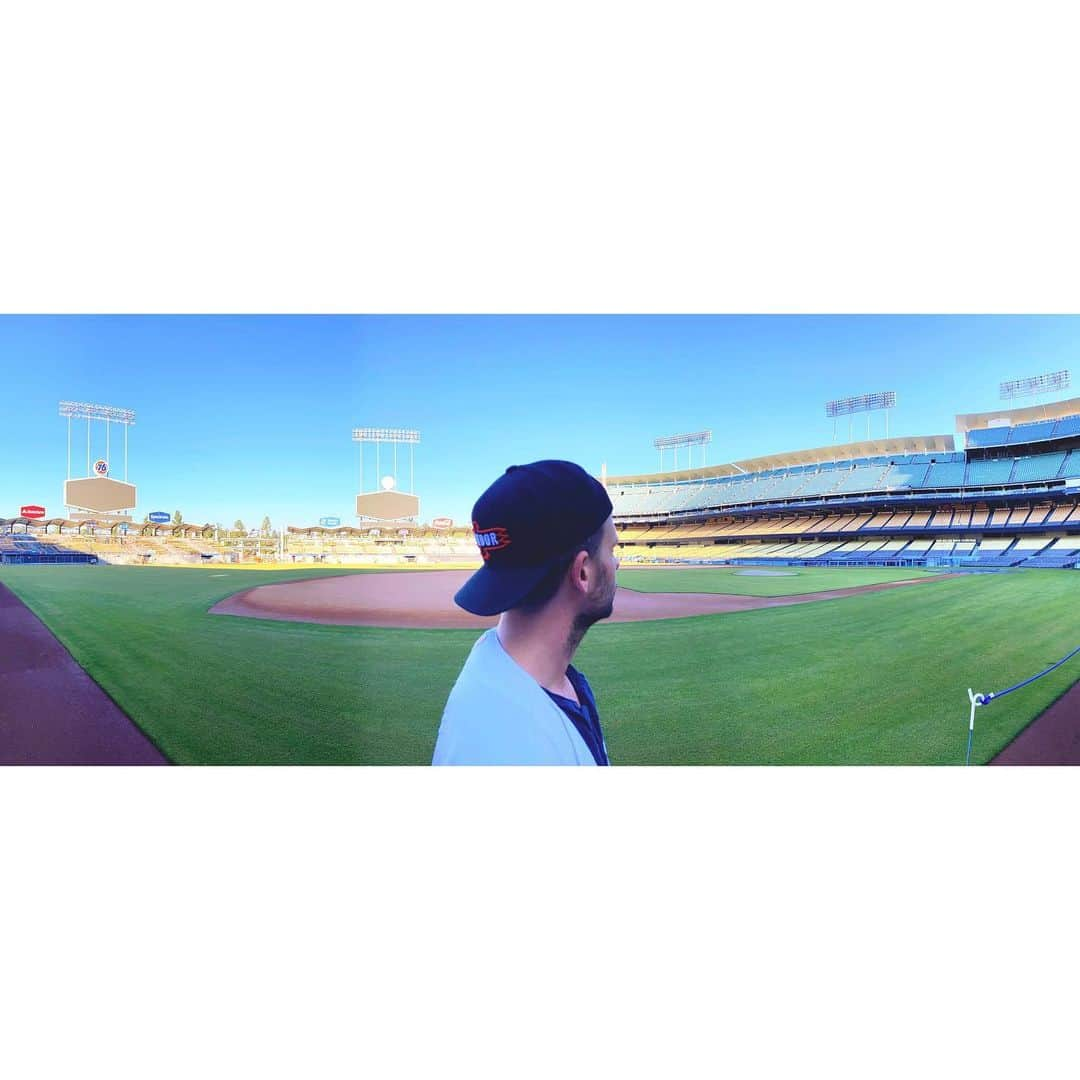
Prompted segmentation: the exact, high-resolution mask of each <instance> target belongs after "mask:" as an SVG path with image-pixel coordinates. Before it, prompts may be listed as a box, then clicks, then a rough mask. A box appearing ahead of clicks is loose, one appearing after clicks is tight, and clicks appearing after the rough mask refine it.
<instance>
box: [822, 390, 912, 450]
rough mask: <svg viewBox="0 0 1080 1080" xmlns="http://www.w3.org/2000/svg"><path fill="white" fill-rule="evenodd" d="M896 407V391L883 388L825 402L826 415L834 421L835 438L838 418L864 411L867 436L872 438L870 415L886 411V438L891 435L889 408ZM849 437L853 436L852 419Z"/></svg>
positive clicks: (849, 426) (849, 424)
mask: <svg viewBox="0 0 1080 1080" xmlns="http://www.w3.org/2000/svg"><path fill="white" fill-rule="evenodd" d="M895 407H896V391H895V390H882V391H880V392H879V393H876V394H856V395H855V396H854V397H846V398H836V399H835V400H834V401H826V402H825V415H826V416H827V417H829V418H830V419H831V420H832V422H833V440H834V441H835V439H836V418H837V417H838V416H854V414H855V413H860V412H864V413H866V414H867V417H866V437H867V438H868V439H869V438H870V416H869V414H870V413H872V412H879V411H881V410H884V411H885V438H886V439H887V438H888V437H889V409H894V408H895ZM848 438H849V439H850V438H851V421H849V422H848Z"/></svg>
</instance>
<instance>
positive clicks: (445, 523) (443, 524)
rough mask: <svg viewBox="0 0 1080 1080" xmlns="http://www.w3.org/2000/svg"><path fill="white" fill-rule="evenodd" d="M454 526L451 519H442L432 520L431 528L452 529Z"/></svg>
mask: <svg viewBox="0 0 1080 1080" xmlns="http://www.w3.org/2000/svg"><path fill="white" fill-rule="evenodd" d="M453 525H454V522H453V520H452V519H451V518H447V517H441V518H432V519H431V527H432V528H433V529H450V528H453Z"/></svg>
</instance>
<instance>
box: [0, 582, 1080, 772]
mask: <svg viewBox="0 0 1080 1080" xmlns="http://www.w3.org/2000/svg"><path fill="white" fill-rule="evenodd" d="M340 572H341V571H340V570H335V571H331V573H340ZM657 572H659V573H665V571H662V570H661V571H657ZM710 572H711V571H710ZM820 572H821V573H829V572H830V571H827V570H825V571H820ZM841 572H843V571H841ZM221 573H222V571H221V569H220V568H218V569H208V570H205V571H204V570H201V569H197V570H183V571H180V570H169V569H158V568H152V567H85V566H29V567H19V566H5V567H2V568H0V580H3V581H4V582H5V583H6V584H7V585H8V586H9V587H11V588H12V589H13V590H14V591H15V592H16V593H18V594H19V595H20V596H21V597H22V598H23V599H24V600H25V601H26V602H27V603H28V604H30V606H31V607H32V608H33V609H34V610H35V611H36V612H37V613H38V614H39V615H40V616H41V617H42V618H43V619H44V620H45V622H46V623H47V624H48V625H49V626H50V628H51V629H52V630H53V631H54V632H55V633H56V634H57V636H58V637H59V638H60V640H61V641H63V642H64V644H65V645H66V646H67V647H68V648H70V649H71V651H72V652H73V654H74V655H75V657H76V659H77V660H78V661H79V662H80V663H81V664H82V665H83V666H84V667H85V668H86V669H87V671H89V672H90V674H91V675H93V676H94V678H95V679H97V680H98V682H99V683H100V684H101V685H102V686H103V687H104V688H105V690H106V691H107V692H108V693H109V694H110V695H111V696H112V697H113V698H114V699H115V700H116V701H117V702H118V703H119V704H120V706H121V707H122V708H123V709H124V710H125V711H126V712H127V713H128V714H129V715H130V716H132V717H133V718H134V719H135V720H136V722H138V723H139V724H140V726H142V727H143V728H144V730H146V731H147V733H148V734H149V735H150V736H151V737H152V738H153V739H154V741H155V742H156V743H157V744H158V745H159V746H160V747H161V748H162V749H163V750H164V751H165V753H166V754H168V755H169V757H170V758H172V759H173V760H174V761H177V762H207V763H323V762H326V763H332V762H356V763H379V764H423V763H426V762H428V761H430V757H431V750H432V746H433V744H434V740H435V734H436V731H437V729H438V722H439V716H440V713H441V710H442V706H443V703H444V701H445V699H446V695H447V693H448V691H449V689H450V686H451V684H452V683H453V680H454V678H455V677H456V675H457V672H458V670H459V669H460V666H461V664H462V662H463V661H464V659H465V656H466V654H467V652H468V650H469V648H470V646H471V645H472V642H473V641H474V640H475V638H476V633H475V632H474V631H463V630H382V629H374V628H363V627H340V626H318V625H314V624H307V623H282V622H271V621H265V620H258V619H245V618H236V617H226V616H211V615H208V614H207V608H209V607H210V606H211V605H212V604H214V603H216V602H217V601H218V600H220V599H222V598H223V597H224V596H226V595H228V594H230V593H231V592H233V591H235V590H236V589H237V588H247V587H250V586H251V585H253V584H256V583H269V582H272V581H282V580H295V579H297V578H301V577H316V576H323V575H325V574H326V573H327V571H324V570H309V571H295V570H294V571H282V572H279V573H267V574H265V575H259V576H258V577H256V575H255V574H254V573H253V572H250V571H249V572H245V573H243V574H236V575H233V574H231V573H227V574H226V576H225V577H220V576H216V575H220V574H221ZM667 573H669V574H670V575H671V577H672V578H675V577H678V576H679V575H681V574H683V573H690V571H681V570H677V571H667ZM738 580H741V581H746V582H753V583H762V582H771V581H775V582H790V581H791V580H792V579H785V578H776V579H769V578H757V579H755V578H744V579H738ZM831 580H834V579H831ZM829 587H831V586H829ZM725 591H726V590H725ZM1077 644H1080V574H1077V573H1074V572H1072V571H1057V570H1030V571H1022V572H1018V573H1010V574H996V575H970V576H964V577H956V578H950V579H945V580H941V581H936V582H932V583H927V584H925V585H919V586H916V587H913V588H911V589H893V590H887V591H884V592H879V593H869V594H866V595H864V596H857V597H851V598H846V599H842V600H828V601H823V602H821V603H817V604H804V605H798V606H793V607H784V608H772V609H763V610H761V611H752V612H742V613H738V614H732V615H713V616H702V617H697V618H689V619H678V620H669V621H665V622H642V623H620V624H600V625H598V626H596V627H594V628H593V630H592V631H590V633H589V635H588V637H587V638H586V639H585V642H584V643H583V645H582V648H581V650H580V651H579V653H578V656H577V658H576V660H575V663H576V664H579V665H580V667H581V668H582V669H583V670H584V671H585V672H586V674H587V675H588V676H589V679H590V681H591V682H592V685H593V688H594V690H595V691H596V694H597V698H598V701H599V704H600V709H601V716H602V718H603V721H604V726H605V731H606V733H607V742H608V747H609V750H610V752H611V756H612V759H613V760H614V761H615V762H617V763H619V764H710V763H747V764H772V763H788V764H813V763H822V764H826V763H828V764H843V763H858V764H916V763H939V764H951V763H959V762H962V761H963V755H964V745H965V741H966V736H967V696H966V688H967V687H968V686H972V687H974V688H975V689H976V690H977V691H989V690H997V689H1001V688H1003V687H1005V686H1008V685H1009V684H1011V683H1012V682H1015V681H1018V680H1019V679H1022V678H1024V677H1026V676H1028V675H1031V674H1033V673H1035V672H1036V671H1039V670H1041V669H1042V668H1043V667H1045V666H1047V665H1048V664H1049V663H1051V662H1053V661H1055V660H1058V659H1060V658H1061V657H1062V656H1064V655H1065V654H1066V653H1067V652H1068V651H1069V650H1070V649H1072V648H1074V647H1075V646H1076V645H1077ZM1078 677H1080V658H1077V660H1076V661H1071V662H1070V664H1067V665H1065V666H1064V667H1063V668H1061V669H1059V670H1058V671H1056V672H1054V673H1053V674H1052V675H1049V676H1047V677H1046V678H1045V679H1042V680H1040V681H1039V682H1037V683H1035V684H1033V685H1032V686H1030V687H1028V688H1026V689H1024V690H1022V691H1019V692H1017V693H1016V694H1013V695H1010V696H1009V697H1007V698H1004V699H1003V700H1002V701H1000V702H995V703H994V704H993V705H990V706H988V707H986V708H984V709H980V710H979V714H978V725H977V729H976V739H975V751H974V755H973V756H974V759H975V760H977V761H987V760H989V758H991V757H992V756H993V755H994V754H995V753H997V751H998V750H1000V749H1001V748H1002V747H1003V746H1004V745H1005V744H1006V743H1007V742H1008V741H1009V740H1010V739H1011V738H1012V737H1013V736H1014V735H1015V734H1016V733H1017V732H1018V731H1019V730H1020V729H1021V728H1023V727H1024V726H1025V725H1026V724H1027V723H1028V722H1029V721H1030V720H1031V719H1033V718H1034V717H1035V716H1036V715H1038V713H1039V712H1041V711H1042V710H1043V709H1044V708H1045V707H1046V706H1047V705H1049V704H1050V702H1051V701H1053V700H1054V699H1055V698H1056V697H1057V696H1059V695H1060V694H1061V693H1063V692H1064V691H1065V690H1066V689H1067V688H1068V687H1069V685H1071V683H1072V682H1074V681H1075V680H1076V679H1077V678H1078Z"/></svg>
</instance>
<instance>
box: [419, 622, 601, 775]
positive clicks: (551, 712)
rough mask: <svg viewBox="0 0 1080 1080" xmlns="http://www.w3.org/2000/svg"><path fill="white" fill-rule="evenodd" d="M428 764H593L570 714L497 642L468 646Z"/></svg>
mask: <svg viewBox="0 0 1080 1080" xmlns="http://www.w3.org/2000/svg"><path fill="white" fill-rule="evenodd" d="M431 764H432V765H595V764H596V760H595V759H594V758H593V755H592V752H591V751H590V750H589V748H588V746H586V745H585V740H584V739H582V737H581V736H580V735H579V734H578V731H577V728H576V727H574V724H573V722H572V721H571V720H570V718H569V717H568V716H567V715H566V713H564V712H563V711H562V709H560V708H559V706H558V705H556V704H555V702H554V701H552V700H551V698H550V697H549V696H548V695H547V693H546V692H545V691H544V688H543V687H542V686H541V685H540V684H539V683H538V682H537V681H536V680H535V679H534V678H533V677H532V676H531V675H530V674H529V673H528V672H527V671H526V670H525V669H524V668H522V667H521V666H520V665H519V664H518V663H517V661H515V660H514V658H513V657H512V656H510V654H509V653H508V652H507V651H506V650H505V649H504V648H503V647H502V642H501V641H499V635H498V633H497V632H496V630H495V629H494V628H492V629H491V630H488V631H486V632H485V633H484V634H483V635H482V636H481V637H480V638H479V639H478V640H477V642H476V644H475V645H474V646H473V647H472V652H470V653H469V658H468V660H466V661H465V666H464V667H463V668H462V669H461V674H460V675H459V676H458V679H457V682H456V683H454V688H453V690H451V691H450V697H449V699H448V700H447V702H446V708H445V709H444V710H443V716H442V723H441V724H440V725H439V737H438V739H437V740H436V742H435V756H434V757H433V758H432V761H431Z"/></svg>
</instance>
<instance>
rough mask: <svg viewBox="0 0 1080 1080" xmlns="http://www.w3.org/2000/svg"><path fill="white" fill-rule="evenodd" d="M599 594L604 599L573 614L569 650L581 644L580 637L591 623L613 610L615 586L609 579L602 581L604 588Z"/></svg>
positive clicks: (608, 616)
mask: <svg viewBox="0 0 1080 1080" xmlns="http://www.w3.org/2000/svg"><path fill="white" fill-rule="evenodd" d="M601 595H602V596H604V597H605V599H604V600H602V601H600V602H598V603H596V604H595V605H592V606H590V607H587V608H586V609H585V610H584V611H579V612H578V613H577V614H576V615H575V616H574V621H573V623H572V624H571V626H570V636H569V640H568V642H567V644H568V645H569V646H570V651H571V652H573V650H574V649H576V648H577V647H578V645H580V644H581V639H582V638H583V637H584V636H585V632H586V631H587V630H588V629H589V627H590V626H592V624H593V623H597V622H600V620H601V619H607V618H610V616H611V613H612V611H614V609H615V588H614V585H613V582H612V581H611V580H610V579H609V580H607V581H605V582H604V589H603V592H602V593H601Z"/></svg>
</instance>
